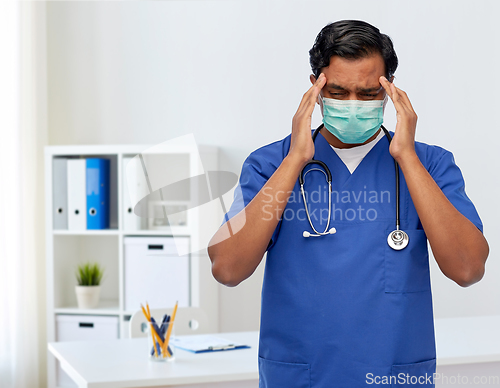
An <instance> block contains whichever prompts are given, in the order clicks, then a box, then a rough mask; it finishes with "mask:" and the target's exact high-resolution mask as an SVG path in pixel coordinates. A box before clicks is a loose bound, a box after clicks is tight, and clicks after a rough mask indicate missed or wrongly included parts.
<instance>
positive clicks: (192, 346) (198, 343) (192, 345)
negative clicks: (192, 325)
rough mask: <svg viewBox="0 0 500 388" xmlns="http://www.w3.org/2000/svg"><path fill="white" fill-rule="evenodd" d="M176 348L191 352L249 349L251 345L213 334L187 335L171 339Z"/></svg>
mask: <svg viewBox="0 0 500 388" xmlns="http://www.w3.org/2000/svg"><path fill="white" fill-rule="evenodd" d="M170 341H171V342H172V343H173V344H174V345H175V347H176V348H179V349H182V350H186V351H188V352H191V353H206V352H220V351H224V350H236V349H249V348H250V346H248V345H244V344H239V343H236V342H234V341H229V340H227V339H224V338H221V337H216V336H213V335H185V336H182V337H175V338H172V339H171V340H170Z"/></svg>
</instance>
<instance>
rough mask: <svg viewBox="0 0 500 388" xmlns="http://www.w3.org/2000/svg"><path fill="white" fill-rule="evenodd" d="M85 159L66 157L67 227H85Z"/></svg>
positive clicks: (81, 228) (71, 228) (82, 228)
mask: <svg viewBox="0 0 500 388" xmlns="http://www.w3.org/2000/svg"><path fill="white" fill-rule="evenodd" d="M86 168H87V166H86V160H85V159H68V165H67V181H66V182H67V193H68V229H69V230H85V229H87V216H86V213H87V211H86V210H87V196H86V193H85V181H86V179H85V174H86Z"/></svg>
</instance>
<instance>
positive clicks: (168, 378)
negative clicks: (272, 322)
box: [49, 331, 259, 388]
mask: <svg viewBox="0 0 500 388" xmlns="http://www.w3.org/2000/svg"><path fill="white" fill-rule="evenodd" d="M216 335H217V336H219V337H222V338H227V339H228V340H231V341H235V342H239V343H243V344H245V345H249V346H251V348H250V349H237V350H226V351H219V352H208V353H198V354H195V353H191V352H187V351H184V350H181V349H177V351H176V356H175V360H174V361H171V362H157V361H150V360H149V358H148V357H147V350H148V345H147V338H135V339H122V340H109V341H75V342H53V343H49V350H50V351H51V352H52V353H53V354H54V355H55V356H56V357H57V358H58V359H59V361H60V362H61V366H62V367H63V369H64V370H65V371H66V373H68V374H69V376H70V377H71V378H72V379H73V380H75V382H76V383H77V384H78V386H79V387H88V388H91V387H99V388H106V387H113V388H116V387H123V388H130V387H153V386H159V385H163V386H165V385H182V384H197V383H210V382H223V381H244V380H257V379H258V378H259V376H258V365H257V362H258V357H257V354H258V338H259V336H258V332H256V331H255V332H240V333H217V334H216ZM179 337H181V336H179Z"/></svg>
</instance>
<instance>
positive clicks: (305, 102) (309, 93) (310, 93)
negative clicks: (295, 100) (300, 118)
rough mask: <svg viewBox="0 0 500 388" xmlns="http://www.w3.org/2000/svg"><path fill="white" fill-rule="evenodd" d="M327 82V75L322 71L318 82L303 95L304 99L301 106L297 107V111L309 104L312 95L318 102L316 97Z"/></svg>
mask: <svg viewBox="0 0 500 388" xmlns="http://www.w3.org/2000/svg"><path fill="white" fill-rule="evenodd" d="M325 82H326V77H325V75H324V74H323V73H321V74H320V75H319V77H318V79H317V80H316V82H315V83H314V84H313V85H312V86H311V87H310V88H309V89H308V90H307V92H305V93H304V95H303V96H302V100H301V101H300V104H299V107H298V108H297V112H298V111H300V110H302V109H303V108H304V106H305V105H308V104H309V101H310V100H311V98H312V97H313V98H314V103H316V98H317V97H318V94H319V92H320V91H321V89H322V88H323V86H324V84H325ZM318 88H319V90H318V91H317V92H316V93H315V91H316V90H317V89H318ZM314 93H315V94H314Z"/></svg>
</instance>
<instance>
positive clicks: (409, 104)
mask: <svg viewBox="0 0 500 388" xmlns="http://www.w3.org/2000/svg"><path fill="white" fill-rule="evenodd" d="M396 89H397V91H398V94H399V95H400V96H401V98H402V99H403V100H404V102H405V104H406V106H407V107H408V108H409V109H410V110H411V111H412V112H413V113H415V110H414V109H413V105H412V104H411V102H410V99H409V98H408V95H407V94H406V92H404V91H403V90H401V89H399V88H398V87H396Z"/></svg>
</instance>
